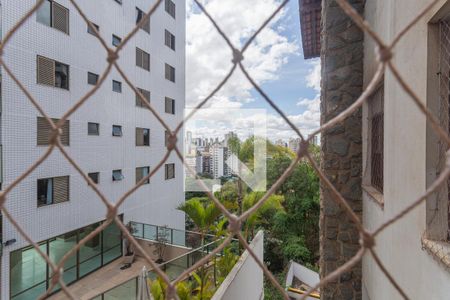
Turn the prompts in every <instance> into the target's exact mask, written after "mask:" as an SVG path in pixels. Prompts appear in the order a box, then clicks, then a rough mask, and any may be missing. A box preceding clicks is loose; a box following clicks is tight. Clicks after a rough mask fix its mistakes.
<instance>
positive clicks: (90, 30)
mask: <svg viewBox="0 0 450 300" xmlns="http://www.w3.org/2000/svg"><path fill="white" fill-rule="evenodd" d="M91 24H92V26H94V27H95V29H97V31H99V32H100V27H99V26H98V25H97V24H94V23H92V22H91ZM87 32H88V33H90V34H93V35H95V31H94V30H92V29H91V26H88V27H87Z"/></svg>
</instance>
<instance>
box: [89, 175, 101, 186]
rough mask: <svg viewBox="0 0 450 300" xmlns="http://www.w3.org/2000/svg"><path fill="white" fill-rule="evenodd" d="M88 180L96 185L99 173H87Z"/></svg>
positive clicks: (98, 180)
mask: <svg viewBox="0 0 450 300" xmlns="http://www.w3.org/2000/svg"><path fill="white" fill-rule="evenodd" d="M88 176H89V178H91V180H92V181H93V182H94V183H95V184H98V183H99V182H100V173H99V172H93V173H88Z"/></svg>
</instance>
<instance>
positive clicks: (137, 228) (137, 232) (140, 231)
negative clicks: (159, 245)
mask: <svg viewBox="0 0 450 300" xmlns="http://www.w3.org/2000/svg"><path fill="white" fill-rule="evenodd" d="M130 224H131V228H132V230H133V236H135V237H137V238H141V239H142V238H144V224H141V223H135V222H130Z"/></svg>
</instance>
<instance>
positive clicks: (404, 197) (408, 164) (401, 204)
mask: <svg viewBox="0 0 450 300" xmlns="http://www.w3.org/2000/svg"><path fill="white" fill-rule="evenodd" d="M430 2H431V0H395V1H394V0H390V1H386V0H376V1H375V0H372V1H366V11H365V18H366V19H367V20H368V21H369V23H371V24H372V26H373V28H374V29H375V31H376V32H378V33H380V35H381V36H382V37H383V39H385V40H386V41H391V40H392V39H393V37H394V36H395V34H396V33H397V32H399V31H400V30H401V29H402V28H403V27H404V26H405V25H406V24H407V23H408V22H409V21H410V20H412V19H413V18H414V17H415V15H417V14H418V13H419V12H420V11H421V10H422V8H423V7H424V6H425V5H427V4H428V3H430ZM445 3H446V1H441V2H440V3H438V5H436V6H435V7H434V9H433V10H432V11H431V12H429V13H428V14H427V15H426V16H425V17H424V18H422V20H421V21H420V22H419V23H418V24H417V25H416V26H415V27H413V28H412V30H410V31H409V32H408V34H407V35H406V36H404V38H403V39H402V40H401V41H400V42H399V44H398V45H397V47H396V48H395V50H394V60H393V63H394V64H395V65H396V66H397V68H398V69H399V71H400V73H401V74H402V75H403V76H404V78H405V79H406V80H407V82H408V83H409V84H410V86H411V87H412V88H413V89H414V91H415V92H416V93H417V94H418V95H419V96H420V98H421V99H422V101H423V102H424V103H425V104H426V103H427V101H431V100H430V99H427V95H429V92H430V91H428V90H427V80H429V79H430V80H438V78H437V76H436V78H434V79H433V78H428V76H427V70H428V69H427V68H428V63H427V61H428V59H427V57H428V45H427V43H428V40H427V38H428V29H429V28H428V22H429V21H430V20H431V19H432V18H433V16H434V15H435V14H436V13H437V12H438V11H439V10H440V9H441V8H442V7H443V5H444V4H445ZM364 63H365V65H364V67H365V70H364V76H365V78H364V81H365V85H367V84H368V82H369V80H370V78H371V76H372V75H373V73H374V71H375V59H374V44H373V42H372V41H371V40H369V39H368V38H367V37H366V40H365V59H364ZM436 73H437V70H436V72H434V71H433V72H430V74H436ZM384 107H385V113H384V128H385V129H384V130H385V131H384V132H385V139H384V195H383V198H384V209H383V208H382V207H381V206H380V205H378V204H377V203H376V202H375V201H373V200H372V199H371V196H370V195H369V194H368V193H366V192H365V193H363V202H364V204H363V215H364V225H365V226H366V227H367V228H368V229H369V230H374V229H376V228H377V227H378V226H380V225H381V224H382V223H383V222H385V221H387V220H388V219H390V218H391V217H393V216H395V215H396V214H397V213H398V212H400V211H401V210H402V209H404V208H405V207H406V206H408V204H410V203H412V202H413V201H414V200H415V199H417V198H418V197H419V196H420V195H421V194H423V193H424V192H425V190H426V186H427V174H426V171H427V164H426V153H427V152H426V151H427V147H426V141H427V139H426V131H427V129H426V128H427V127H426V119H425V117H424V115H423V114H422V113H420V111H419V110H418V108H417V107H416V106H415V104H414V103H413V102H412V100H411V99H410V98H409V97H408V96H407V95H406V94H405V92H404V91H403V90H402V89H401V87H400V86H399V84H398V83H397V82H396V81H395V79H393V76H392V74H391V73H390V72H389V71H387V72H386V75H385V98H384ZM367 116H368V114H367V106H364V108H363V142H364V149H363V153H367V130H366V128H367ZM367 161H368V160H367V157H363V162H364V163H365V162H367ZM425 230H426V203H423V204H422V205H421V206H420V207H418V208H417V209H415V210H414V211H412V212H411V213H409V214H408V215H407V216H405V217H404V218H402V219H401V220H399V221H398V222H397V223H396V224H394V225H393V226H391V227H389V228H387V229H386V230H385V231H383V232H382V233H381V234H380V235H379V236H377V239H376V247H375V250H376V252H377V253H378V254H379V256H380V258H381V260H382V261H383V263H384V264H385V265H386V267H387V269H388V270H389V272H390V273H391V274H392V275H393V277H394V278H395V279H396V281H397V282H398V283H399V285H400V286H401V287H402V288H403V289H404V291H405V292H406V293H407V295H408V296H409V297H410V298H411V299H450V272H449V271H448V270H446V269H445V268H444V267H443V266H442V265H440V264H439V263H438V262H437V261H436V260H434V259H433V257H432V256H431V255H429V254H428V253H427V252H426V251H425V250H423V249H422V244H421V238H422V236H423V234H425ZM363 296H364V299H371V300H375V299H401V297H400V295H399V294H398V293H397V292H396V290H395V289H394V288H393V286H392V285H391V284H390V283H389V282H388V280H387V279H386V277H385V276H384V275H383V274H382V273H381V271H380V269H379V268H378V267H377V266H376V264H375V263H374V261H373V259H372V258H371V257H370V256H369V255H366V256H365V257H364V259H363Z"/></svg>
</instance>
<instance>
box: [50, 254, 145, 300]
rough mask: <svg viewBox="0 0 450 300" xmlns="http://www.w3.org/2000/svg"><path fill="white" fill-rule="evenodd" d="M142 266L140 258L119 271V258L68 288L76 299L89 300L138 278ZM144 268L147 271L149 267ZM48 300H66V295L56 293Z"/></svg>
mask: <svg viewBox="0 0 450 300" xmlns="http://www.w3.org/2000/svg"><path fill="white" fill-rule="evenodd" d="M144 265H147V264H146V262H145V260H144V259H143V258H141V257H136V261H135V262H134V263H133V265H132V266H131V267H130V268H128V269H125V270H120V267H121V266H122V258H119V259H117V260H116V261H114V262H112V263H110V264H109V265H107V266H105V267H103V268H101V269H100V270H98V271H95V272H94V273H92V274H90V275H88V276H86V277H84V278H83V279H81V280H79V281H77V282H76V283H74V284H72V285H70V287H69V288H70V291H71V292H72V294H73V295H74V296H75V298H76V299H81V300H89V299H92V298H94V297H95V296H97V295H99V294H101V293H103V292H106V291H108V290H110V289H112V288H114V287H115V286H118V285H120V284H122V283H124V282H126V281H128V280H130V279H132V278H133V277H136V276H138V275H139V274H140V272H141V271H142V267H143V266H144ZM146 267H147V270H148V269H149V266H146ZM48 299H49V300H66V299H67V295H66V294H64V292H58V293H56V294H55V295H53V296H51V297H50V298H48Z"/></svg>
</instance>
